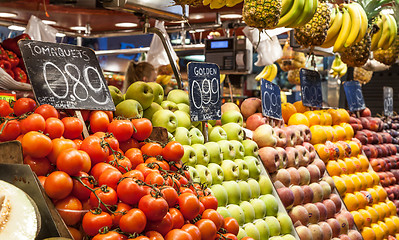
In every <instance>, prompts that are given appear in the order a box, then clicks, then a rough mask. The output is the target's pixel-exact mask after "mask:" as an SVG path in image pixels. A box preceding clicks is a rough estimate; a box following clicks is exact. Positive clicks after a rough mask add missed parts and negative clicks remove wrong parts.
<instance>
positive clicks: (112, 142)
mask: <svg viewBox="0 0 399 240" xmlns="http://www.w3.org/2000/svg"><path fill="white" fill-rule="evenodd" d="M93 135H94V136H97V137H99V138H104V140H105V141H106V142H107V143H108V144H109V147H110V148H112V150H114V151H118V150H119V141H118V139H116V138H115V137H113V136H112V135H109V136H107V137H106V134H105V132H96V133H94V134H93ZM110 150H111V149H110Z"/></svg>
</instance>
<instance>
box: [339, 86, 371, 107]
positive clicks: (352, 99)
mask: <svg viewBox="0 0 399 240" xmlns="http://www.w3.org/2000/svg"><path fill="white" fill-rule="evenodd" d="M344 90H345V95H346V100H347V102H348V106H349V110H350V111H351V112H356V111H360V110H363V109H365V108H366V104H365V103H364V98H363V93H362V86H361V85H360V83H359V82H358V81H354V80H352V81H346V82H345V83H344Z"/></svg>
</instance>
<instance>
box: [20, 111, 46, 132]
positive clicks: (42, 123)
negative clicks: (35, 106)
mask: <svg viewBox="0 0 399 240" xmlns="http://www.w3.org/2000/svg"><path fill="white" fill-rule="evenodd" d="M45 128H46V120H45V119H44V118H43V117H42V115H40V114H37V113H33V114H31V115H29V116H28V117H27V118H25V119H23V120H21V133H22V134H25V133H27V132H30V131H42V132H44V130H45Z"/></svg>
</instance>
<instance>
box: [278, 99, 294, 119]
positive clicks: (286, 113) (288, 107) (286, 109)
mask: <svg viewBox="0 0 399 240" xmlns="http://www.w3.org/2000/svg"><path fill="white" fill-rule="evenodd" d="M294 113H296V108H295V106H294V105H293V104H292V103H282V104H281V115H282V116H283V119H284V122H285V123H288V120H289V119H290V117H291V115H292V114H294Z"/></svg>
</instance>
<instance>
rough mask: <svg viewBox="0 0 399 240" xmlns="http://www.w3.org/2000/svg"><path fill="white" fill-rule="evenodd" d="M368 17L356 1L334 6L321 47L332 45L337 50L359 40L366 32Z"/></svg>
mask: <svg viewBox="0 0 399 240" xmlns="http://www.w3.org/2000/svg"><path fill="white" fill-rule="evenodd" d="M367 27H368V19H367V15H366V12H365V11H364V9H363V8H362V6H360V5H359V4H358V3H355V2H352V3H349V4H343V5H342V8H341V9H340V8H339V7H338V6H336V7H335V9H334V11H333V13H332V15H331V26H330V28H329V29H328V31H327V38H326V40H325V41H324V43H323V45H321V47H324V48H329V47H333V46H334V49H333V51H334V52H339V51H341V50H343V48H345V47H349V46H351V45H352V44H354V43H358V42H360V41H361V40H362V39H363V38H364V36H365V35H366V33H367Z"/></svg>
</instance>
